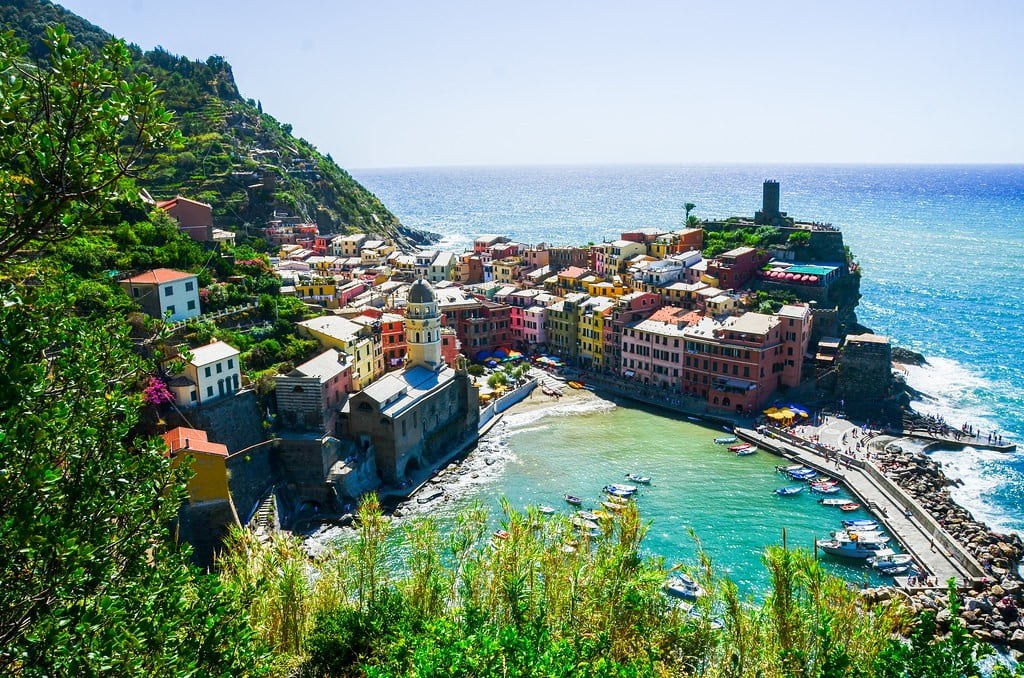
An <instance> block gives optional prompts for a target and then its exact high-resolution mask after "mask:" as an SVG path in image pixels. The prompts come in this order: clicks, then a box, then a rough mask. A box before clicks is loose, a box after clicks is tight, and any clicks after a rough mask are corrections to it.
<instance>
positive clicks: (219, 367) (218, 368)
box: [217, 363, 224, 374]
mask: <svg viewBox="0 0 1024 678" xmlns="http://www.w3.org/2000/svg"><path fill="white" fill-rule="evenodd" d="M223 371H224V363H217V374H220V373H221V372H223Z"/></svg>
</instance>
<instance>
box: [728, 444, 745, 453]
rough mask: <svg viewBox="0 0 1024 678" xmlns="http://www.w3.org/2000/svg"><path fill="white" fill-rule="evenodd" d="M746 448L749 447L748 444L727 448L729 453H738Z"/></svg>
mask: <svg viewBox="0 0 1024 678" xmlns="http://www.w3.org/2000/svg"><path fill="white" fill-rule="evenodd" d="M748 447H750V443H740V444H739V445H730V446H729V451H730V452H739V451H740V450H745V449H747V448H748Z"/></svg>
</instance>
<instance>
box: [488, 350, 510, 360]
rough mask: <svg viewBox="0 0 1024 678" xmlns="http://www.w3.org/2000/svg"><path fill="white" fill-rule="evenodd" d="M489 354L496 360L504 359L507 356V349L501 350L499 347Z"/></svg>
mask: <svg viewBox="0 0 1024 678" xmlns="http://www.w3.org/2000/svg"><path fill="white" fill-rule="evenodd" d="M491 355H492V356H493V357H494V358H496V359H497V360H504V359H505V358H507V357H508V351H503V350H501V349H500V348H499V349H498V350H497V351H495V352H494V353H492V354H491Z"/></svg>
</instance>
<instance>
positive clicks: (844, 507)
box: [839, 502, 860, 513]
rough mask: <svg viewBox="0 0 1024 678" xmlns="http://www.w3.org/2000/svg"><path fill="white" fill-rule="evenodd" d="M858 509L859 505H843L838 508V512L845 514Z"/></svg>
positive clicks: (851, 503)
mask: <svg viewBox="0 0 1024 678" xmlns="http://www.w3.org/2000/svg"><path fill="white" fill-rule="evenodd" d="M859 508H860V504H854V503H853V502H850V503H849V504H843V505H842V506H840V507H839V510H840V511H846V512H847V513H849V512H850V511H856V510H857V509H859Z"/></svg>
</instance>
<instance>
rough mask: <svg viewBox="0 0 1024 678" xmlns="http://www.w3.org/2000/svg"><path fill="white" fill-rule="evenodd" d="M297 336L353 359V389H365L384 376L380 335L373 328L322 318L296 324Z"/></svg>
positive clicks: (337, 317) (343, 319) (326, 317)
mask: <svg viewBox="0 0 1024 678" xmlns="http://www.w3.org/2000/svg"><path fill="white" fill-rule="evenodd" d="M298 326H299V334H302V335H304V336H307V337H311V338H313V339H316V340H317V341H319V342H320V345H321V346H323V347H324V348H336V349H338V350H339V351H341V352H343V353H345V354H347V355H348V356H349V357H351V358H352V387H353V388H354V389H356V390H359V389H362V388H365V387H366V385H367V384H369V383H371V382H372V381H373V380H374V379H377V378H378V377H380V376H381V375H382V374H384V357H383V356H384V349H383V346H382V344H381V341H380V336H381V335H380V333H379V332H375V331H374V328H373V326H372V325H362V324H360V323H357V322H353V321H351V320H348V319H347V318H342V317H339V316H336V315H325V316H320V317H319V318H311V319H310V320H303V321H302V322H300V323H298Z"/></svg>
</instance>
